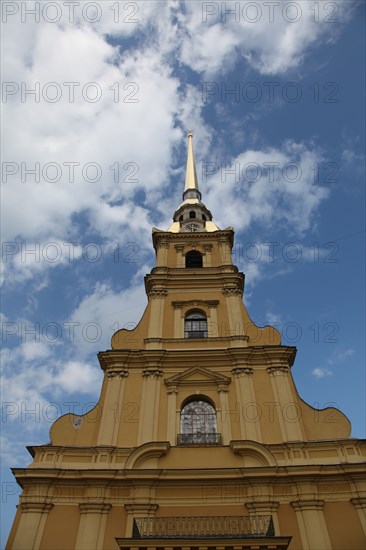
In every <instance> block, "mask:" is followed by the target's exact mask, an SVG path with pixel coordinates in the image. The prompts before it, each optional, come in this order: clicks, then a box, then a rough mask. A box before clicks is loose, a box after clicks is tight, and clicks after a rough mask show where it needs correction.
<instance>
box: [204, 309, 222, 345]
mask: <svg viewBox="0 0 366 550" xmlns="http://www.w3.org/2000/svg"><path fill="white" fill-rule="evenodd" d="M208 307H209V310H210V319H208V324H209V326H208V327H207V328H208V336H209V337H210V336H211V337H212V338H215V337H217V336H220V334H219V325H218V323H217V304H216V303H209V304H208Z"/></svg>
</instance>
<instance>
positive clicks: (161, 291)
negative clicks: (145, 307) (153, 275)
mask: <svg viewBox="0 0 366 550" xmlns="http://www.w3.org/2000/svg"><path fill="white" fill-rule="evenodd" d="M167 294H168V291H167V290H166V289H165V288H156V289H152V290H150V291H149V292H148V293H147V295H148V297H149V298H153V299H154V298H165V296H167Z"/></svg>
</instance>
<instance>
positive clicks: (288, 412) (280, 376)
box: [267, 366, 305, 441]
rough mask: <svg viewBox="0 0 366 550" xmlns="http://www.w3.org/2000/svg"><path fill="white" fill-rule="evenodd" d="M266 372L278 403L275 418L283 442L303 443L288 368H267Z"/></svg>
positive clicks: (297, 409) (298, 408)
mask: <svg viewBox="0 0 366 550" xmlns="http://www.w3.org/2000/svg"><path fill="white" fill-rule="evenodd" d="M267 372H268V374H269V376H270V379H271V384H272V390H273V395H274V398H275V401H276V402H277V403H278V407H277V417H278V420H279V424H280V428H281V434H282V437H283V440H284V441H303V440H304V439H305V434H304V430H303V429H302V419H301V409H300V405H299V404H298V402H295V399H294V396H293V395H292V393H291V388H290V384H289V380H288V376H289V369H288V367H285V366H284V367H268V369H267Z"/></svg>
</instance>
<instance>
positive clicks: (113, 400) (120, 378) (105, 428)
mask: <svg viewBox="0 0 366 550" xmlns="http://www.w3.org/2000/svg"><path fill="white" fill-rule="evenodd" d="M105 376H106V385H107V387H106V392H105V400H104V404H103V410H102V418H101V421H100V428H99V434H98V441H97V445H112V446H116V445H117V437H118V431H119V427H120V422H121V415H122V403H123V394H124V391H125V385H126V378H127V376H128V371H127V369H123V368H119V369H118V368H112V369H108V370H107V371H106V374H105Z"/></svg>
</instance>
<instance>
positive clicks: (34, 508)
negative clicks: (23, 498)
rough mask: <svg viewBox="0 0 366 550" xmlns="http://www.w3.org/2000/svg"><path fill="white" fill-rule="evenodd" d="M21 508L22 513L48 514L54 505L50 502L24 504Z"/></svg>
mask: <svg viewBox="0 0 366 550" xmlns="http://www.w3.org/2000/svg"><path fill="white" fill-rule="evenodd" d="M20 506H21V509H22V512H41V513H48V512H49V511H50V510H51V508H52V507H53V504H51V503H50V502H22V503H21V505H20Z"/></svg>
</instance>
